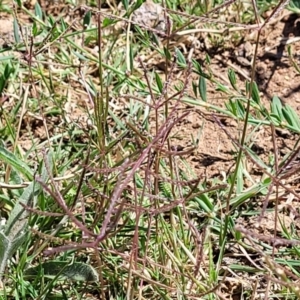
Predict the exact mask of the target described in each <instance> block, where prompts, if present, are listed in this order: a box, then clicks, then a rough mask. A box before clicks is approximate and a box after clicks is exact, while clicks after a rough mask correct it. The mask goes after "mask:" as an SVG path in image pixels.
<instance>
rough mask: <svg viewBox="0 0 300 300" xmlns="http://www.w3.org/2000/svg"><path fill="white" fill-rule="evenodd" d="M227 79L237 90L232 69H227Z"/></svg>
mask: <svg viewBox="0 0 300 300" xmlns="http://www.w3.org/2000/svg"><path fill="white" fill-rule="evenodd" d="M227 75H228V79H229V81H230V84H231V86H232V87H233V88H234V89H235V90H236V91H238V87H237V85H236V76H235V72H234V71H233V70H232V69H228V74H227Z"/></svg>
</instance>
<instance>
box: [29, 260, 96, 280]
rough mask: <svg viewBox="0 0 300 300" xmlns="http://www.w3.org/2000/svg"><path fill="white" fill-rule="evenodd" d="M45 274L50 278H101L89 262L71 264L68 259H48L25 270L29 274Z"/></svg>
mask: <svg viewBox="0 0 300 300" xmlns="http://www.w3.org/2000/svg"><path fill="white" fill-rule="evenodd" d="M41 271H43V274H44V275H45V276H46V277H49V278H55V277H57V276H58V278H59V279H60V280H65V279H68V280H72V281H84V282H96V281H98V280H99V278H98V274H97V272H96V270H95V269H94V268H93V267H92V266H90V265H87V264H84V263H81V262H75V263H73V264H69V262H66V261H48V262H46V263H43V264H41V265H39V266H36V267H32V268H29V269H27V270H26V271H25V275H27V276H37V275H39V274H40V273H41Z"/></svg>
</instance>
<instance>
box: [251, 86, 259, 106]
mask: <svg viewBox="0 0 300 300" xmlns="http://www.w3.org/2000/svg"><path fill="white" fill-rule="evenodd" d="M252 99H253V100H254V101H255V103H257V104H260V96H259V90H258V87H257V84H256V82H253V84H252Z"/></svg>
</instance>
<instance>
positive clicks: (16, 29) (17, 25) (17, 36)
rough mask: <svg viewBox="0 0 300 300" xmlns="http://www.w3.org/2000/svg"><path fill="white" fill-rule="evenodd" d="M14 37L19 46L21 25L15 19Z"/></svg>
mask: <svg viewBox="0 0 300 300" xmlns="http://www.w3.org/2000/svg"><path fill="white" fill-rule="evenodd" d="M13 25H14V37H15V42H16V43H17V44H18V43H20V41H21V39H20V34H19V24H18V22H17V20H16V19H14V24H13Z"/></svg>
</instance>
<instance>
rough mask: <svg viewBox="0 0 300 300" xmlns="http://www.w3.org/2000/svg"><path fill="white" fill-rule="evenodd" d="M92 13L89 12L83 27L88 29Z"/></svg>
mask: <svg viewBox="0 0 300 300" xmlns="http://www.w3.org/2000/svg"><path fill="white" fill-rule="evenodd" d="M91 18H92V12H91V11H90V10H89V11H88V12H87V13H86V14H85V15H84V18H83V26H84V28H88V27H89V26H90V24H91Z"/></svg>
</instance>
